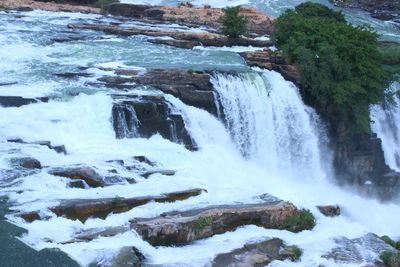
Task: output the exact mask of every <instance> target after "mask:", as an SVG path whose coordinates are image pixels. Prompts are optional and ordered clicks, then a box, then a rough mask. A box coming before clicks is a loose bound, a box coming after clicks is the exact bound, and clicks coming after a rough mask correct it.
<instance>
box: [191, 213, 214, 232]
mask: <svg viewBox="0 0 400 267" xmlns="http://www.w3.org/2000/svg"><path fill="white" fill-rule="evenodd" d="M213 221H214V219H213V217H212V216H205V217H200V218H198V219H197V220H196V221H194V223H193V228H194V230H195V231H197V232H200V231H201V230H203V229H204V228H205V227H206V226H208V225H211V224H212V223H213Z"/></svg>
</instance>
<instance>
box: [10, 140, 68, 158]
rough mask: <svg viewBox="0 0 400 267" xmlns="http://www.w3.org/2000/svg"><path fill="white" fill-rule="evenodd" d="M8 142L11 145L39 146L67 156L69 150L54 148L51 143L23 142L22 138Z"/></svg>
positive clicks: (61, 147)
mask: <svg viewBox="0 0 400 267" xmlns="http://www.w3.org/2000/svg"><path fill="white" fill-rule="evenodd" d="M7 142H10V143H18V144H28V145H39V146H47V147H48V148H49V149H53V150H54V151H56V152H57V153H62V154H67V150H66V148H65V146H64V145H57V146H54V145H52V144H51V142H50V141H33V142H27V141H24V140H22V139H21V138H8V139H7Z"/></svg>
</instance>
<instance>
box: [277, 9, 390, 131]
mask: <svg viewBox="0 0 400 267" xmlns="http://www.w3.org/2000/svg"><path fill="white" fill-rule="evenodd" d="M273 37H274V40H275V42H276V45H277V47H278V48H279V49H280V50H281V51H282V52H283V54H284V55H285V57H287V59H288V60H289V61H290V62H292V63H294V64H296V65H297V67H298V69H299V72H300V83H301V88H302V93H303V95H304V97H305V99H306V102H308V103H309V104H312V105H314V106H317V107H322V108H325V109H326V108H328V107H330V109H333V110H335V113H336V114H337V116H338V117H339V118H340V119H341V120H342V121H343V122H344V123H345V124H346V125H348V126H349V128H350V130H351V132H353V133H369V132H370V116H369V106H370V105H371V104H376V103H379V102H381V101H382V100H384V99H385V97H386V88H387V87H388V85H389V84H390V82H391V80H392V78H393V77H392V75H391V74H389V73H388V72H387V71H385V69H384V68H383V64H382V63H383V60H382V55H381V53H380V52H379V50H378V35H377V34H376V33H375V32H373V31H372V30H371V29H370V28H369V27H367V26H357V27H355V26H352V25H350V24H349V23H347V22H346V20H345V18H344V16H343V14H341V13H340V12H337V11H334V10H331V9H329V8H328V7H326V6H323V5H321V4H316V3H310V2H306V3H302V4H300V5H298V6H297V7H296V8H295V9H289V10H287V11H286V12H284V13H283V14H282V15H281V16H280V17H279V18H278V19H277V21H276V31H275V33H274V36H273Z"/></svg>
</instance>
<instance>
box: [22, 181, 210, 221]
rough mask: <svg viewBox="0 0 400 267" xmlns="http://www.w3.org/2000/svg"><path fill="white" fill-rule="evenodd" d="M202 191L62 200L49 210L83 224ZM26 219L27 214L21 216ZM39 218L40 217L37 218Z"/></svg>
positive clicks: (181, 198)
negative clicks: (93, 219) (89, 219)
mask: <svg viewBox="0 0 400 267" xmlns="http://www.w3.org/2000/svg"><path fill="white" fill-rule="evenodd" d="M203 191H204V190H203V189H190V190H186V191H179V192H171V193H165V194H162V195H159V196H143V197H133V198H122V197H118V196H116V197H114V198H103V199H74V200H62V201H61V204H60V205H58V206H56V207H53V208H50V210H51V211H52V212H54V213H55V214H56V215H57V216H64V217H66V218H68V219H72V220H76V219H78V220H80V221H82V222H85V221H86V220H87V219H88V218H90V217H95V218H102V219H104V218H106V217H107V216H108V215H109V214H110V213H122V212H126V211H128V210H130V209H132V208H134V207H137V206H141V205H145V204H147V203H149V202H152V201H155V202H160V203H163V202H174V201H177V200H184V199H188V198H190V197H194V196H198V195H200V194H201V193H202V192H203ZM29 214H30V215H29V217H30V218H36V217H35V216H36V215H34V212H31V213H29ZM20 216H21V217H27V216H28V215H27V214H21V215H20ZM39 217H40V216H39Z"/></svg>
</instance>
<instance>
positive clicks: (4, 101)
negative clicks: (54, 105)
mask: <svg viewBox="0 0 400 267" xmlns="http://www.w3.org/2000/svg"><path fill="white" fill-rule="evenodd" d="M48 101H49V98H48V97H38V98H24V97H21V96H0V106H2V107H5V108H10V107H16V108H19V107H21V106H25V105H29V104H33V103H39V102H48Z"/></svg>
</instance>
